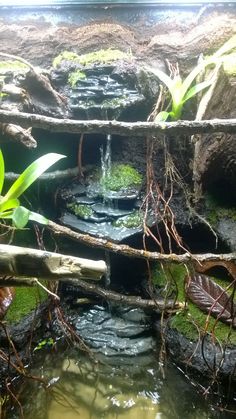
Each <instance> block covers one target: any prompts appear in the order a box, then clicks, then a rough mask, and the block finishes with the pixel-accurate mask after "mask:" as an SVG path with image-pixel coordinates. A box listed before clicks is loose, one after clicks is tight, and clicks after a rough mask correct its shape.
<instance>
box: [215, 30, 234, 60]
mask: <svg viewBox="0 0 236 419" xmlns="http://www.w3.org/2000/svg"><path fill="white" fill-rule="evenodd" d="M234 48H236V35H234V36H232V37H231V38H230V39H229V40H228V41H226V42H225V43H224V45H222V47H220V48H219V49H218V50H217V51H216V52H215V54H213V57H217V58H218V57H221V56H222V55H223V54H226V53H228V52H229V51H231V50H232V49H234Z"/></svg>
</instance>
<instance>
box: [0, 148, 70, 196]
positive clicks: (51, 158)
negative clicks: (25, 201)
mask: <svg viewBox="0 0 236 419" xmlns="http://www.w3.org/2000/svg"><path fill="white" fill-rule="evenodd" d="M64 157H65V156H63V155H61V154H57V153H48V154H45V155H44V156H42V157H40V158H39V159H37V160H35V161H34V162H33V163H31V164H30V165H29V166H28V167H27V169H26V170H25V171H24V172H23V173H22V174H21V175H20V176H19V177H18V179H17V180H16V181H15V182H14V183H13V185H12V186H11V188H10V189H9V191H8V192H7V194H6V195H5V196H4V200H8V199H12V198H18V197H19V196H20V195H22V193H23V192H25V190H26V189H27V188H28V187H29V186H30V185H31V184H32V183H33V182H34V181H35V180H36V179H37V178H38V177H39V176H40V175H41V174H42V173H43V172H45V171H46V170H47V169H48V168H49V167H50V166H52V165H53V164H54V163H56V162H57V161H58V160H60V159H62V158H64Z"/></svg>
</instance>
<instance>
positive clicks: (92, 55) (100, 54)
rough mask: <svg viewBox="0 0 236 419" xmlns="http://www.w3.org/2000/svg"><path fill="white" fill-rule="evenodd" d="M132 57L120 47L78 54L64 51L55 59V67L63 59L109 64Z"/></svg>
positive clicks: (84, 63)
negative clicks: (119, 48)
mask: <svg viewBox="0 0 236 419" xmlns="http://www.w3.org/2000/svg"><path fill="white" fill-rule="evenodd" d="M127 58H130V54H127V53H125V52H122V51H120V50H118V49H111V48H108V49H100V50H99V51H94V52H89V53H88V54H83V55H78V54H76V53H74V52H70V51H63V52H62V53H61V54H59V55H58V56H57V57H56V58H54V60H53V67H58V66H59V65H60V64H61V62H62V61H72V62H76V63H78V64H81V65H83V66H87V65H92V64H96V63H98V64H108V63H111V62H112V61H117V60H124V59H127Z"/></svg>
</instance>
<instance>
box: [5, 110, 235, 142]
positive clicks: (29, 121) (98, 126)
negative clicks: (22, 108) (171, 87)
mask: <svg viewBox="0 0 236 419" xmlns="http://www.w3.org/2000/svg"><path fill="white" fill-rule="evenodd" d="M0 122H5V123H17V124H19V125H21V126H23V127H33V128H41V129H44V130H48V131H52V132H67V133H87V134H94V133H97V134H117V135H121V136H131V137H132V136H133V137H137V136H139V137H143V136H147V135H150V136H151V135H153V136H157V135H160V134H166V135H180V134H188V135H193V134H201V133H212V132H230V133H233V132H234V133H235V132H236V119H212V120H206V121H177V122H160V123H154V122H119V121H99V120H94V121H78V120H73V119H58V118H51V117H47V116H42V115H36V114H30V113H22V112H10V111H4V110H1V111H0Z"/></svg>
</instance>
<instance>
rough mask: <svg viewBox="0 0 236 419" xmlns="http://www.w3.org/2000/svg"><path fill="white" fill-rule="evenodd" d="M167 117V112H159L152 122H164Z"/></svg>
mask: <svg viewBox="0 0 236 419" xmlns="http://www.w3.org/2000/svg"><path fill="white" fill-rule="evenodd" d="M168 116H169V112H166V111H162V112H159V113H158V114H157V116H156V118H155V119H154V122H163V121H166V120H167V118H168Z"/></svg>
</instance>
